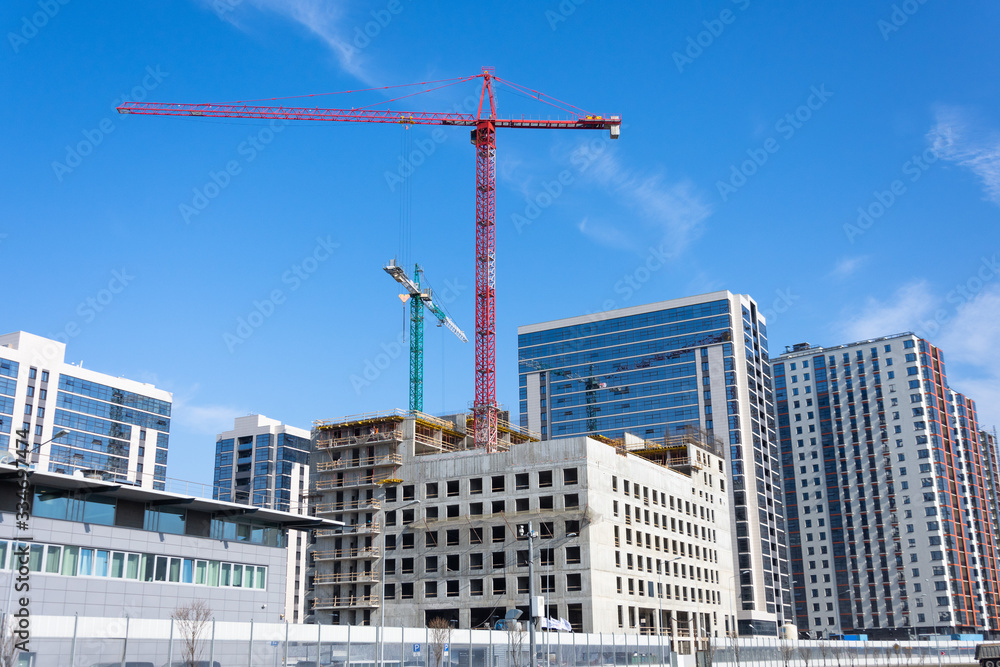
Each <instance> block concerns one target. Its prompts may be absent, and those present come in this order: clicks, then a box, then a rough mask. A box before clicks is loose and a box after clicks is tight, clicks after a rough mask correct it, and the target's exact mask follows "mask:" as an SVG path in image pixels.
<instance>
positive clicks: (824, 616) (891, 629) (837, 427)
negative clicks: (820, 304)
mask: <svg viewBox="0 0 1000 667" xmlns="http://www.w3.org/2000/svg"><path fill="white" fill-rule="evenodd" d="M774 392H775V400H776V403H777V410H778V413H777V415H778V425H779V434H780V439H781V450H782V465H783V468H784V477H785V507H786V511H787V515H788V532H789V542H790V550H791V559H792V564H793V570H794V588H795V591H794V593H795V610H796V617H797V619H798V625H799V629H800V630H808V631H810V632H812V633H813V634H814V636H815V635H821V636H826V635H829V634H835V633H836V634H840V633H866V634H868V635H869V637H871V638H873V639H874V638H903V637H907V636H916V635H920V634H947V633H980V632H987V633H995V632H996V631H997V629H998V625H1000V607H998V597H997V593H998V570H997V566H998V562H997V537H998V535H997V531H998V527H997V523H996V521H995V519H994V518H992V514H993V510H992V509H991V503H992V502H993V501H991V497H995V491H993V490H991V488H990V487H991V480H995V479H996V470H995V469H993V466H995V453H991V452H990V447H989V443H988V440H987V439H985V438H984V437H983V435H984V434H983V433H981V432H980V431H979V428H978V425H977V418H976V409H975V404H974V402H973V401H972V400H971V399H969V398H967V397H965V396H963V395H962V394H960V393H958V392H956V391H954V390H952V389H951V388H950V387H949V386H948V380H947V375H946V373H945V366H944V360H943V356H942V353H941V350H939V349H938V348H936V347H934V346H933V345H931V344H930V343H928V342H927V341H926V340H923V339H921V338H918V337H917V336H915V335H914V334H912V333H906V334H898V335H894V336H887V337H884V338H876V339H871V340H865V341H860V342H857V343H851V344H847V345H839V346H835V347H817V346H810V345H808V344H806V343H803V344H800V345H796V346H794V347H793V348H792V349H790V350H789V351H788V352H786V353H785V354H782V355H781V356H779V357H777V358H776V359H775V360H774ZM994 486H995V485H994Z"/></svg>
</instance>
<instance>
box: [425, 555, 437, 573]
mask: <svg viewBox="0 0 1000 667" xmlns="http://www.w3.org/2000/svg"><path fill="white" fill-rule="evenodd" d="M437 569H438V557H437V556H425V557H424V572H425V573H426V574H431V573H436V572H437Z"/></svg>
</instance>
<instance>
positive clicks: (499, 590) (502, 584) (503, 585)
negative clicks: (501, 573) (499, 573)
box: [493, 577, 507, 595]
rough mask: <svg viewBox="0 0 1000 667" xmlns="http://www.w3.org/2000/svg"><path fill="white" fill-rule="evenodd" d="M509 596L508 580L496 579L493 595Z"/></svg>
mask: <svg viewBox="0 0 1000 667" xmlns="http://www.w3.org/2000/svg"><path fill="white" fill-rule="evenodd" d="M506 594H507V580H506V579H505V578H504V577H495V578H494V579H493V595H506Z"/></svg>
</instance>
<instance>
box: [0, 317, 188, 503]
mask: <svg viewBox="0 0 1000 667" xmlns="http://www.w3.org/2000/svg"><path fill="white" fill-rule="evenodd" d="M65 356H66V344H65V343H62V342H59V341H57V340H52V339H49V338H42V337H41V336H35V335H33V334H29V333H26V332H24V331H18V332H15V333H10V334H5V335H2V336H0V452H4V451H13V450H14V449H15V447H16V439H17V437H18V436H17V432H18V431H20V432H21V433H23V434H24V435H23V438H22V439H23V440H26V441H27V442H28V445H27V446H28V448H29V449H30V450H31V461H32V463H33V464H34V466H35V468H36V469H37V470H43V471H47V472H58V473H65V474H72V473H74V472H76V471H78V470H84V471H91V473H92V474H95V475H100V476H102V477H103V478H104V479H106V480H108V481H114V482H119V483H122V484H129V485H134V486H142V487H145V488H151V489H157V490H163V489H164V487H165V485H166V479H167V446H168V441H169V439H170V410H171V401H172V396H171V394H170V393H169V392H166V391H163V390H161V389H157V388H156V387H154V386H153V385H151V384H146V383H144V382H136V381H134V380H128V379H125V378H119V377H114V376H112V375H105V374H104V373H98V372H96V371H92V370H89V369H86V368H83V367H82V366H74V365H73V364H67V363H66V362H65ZM57 434H59V435H58V437H55V438H53V436H54V435H57Z"/></svg>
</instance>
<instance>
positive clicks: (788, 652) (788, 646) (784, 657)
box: [781, 639, 795, 667]
mask: <svg viewBox="0 0 1000 667" xmlns="http://www.w3.org/2000/svg"><path fill="white" fill-rule="evenodd" d="M794 659H795V643H794V642H793V641H792V640H791V639H782V640H781V663H782V664H783V665H784V666H785V667H790V665H791V664H792V660H794Z"/></svg>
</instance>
